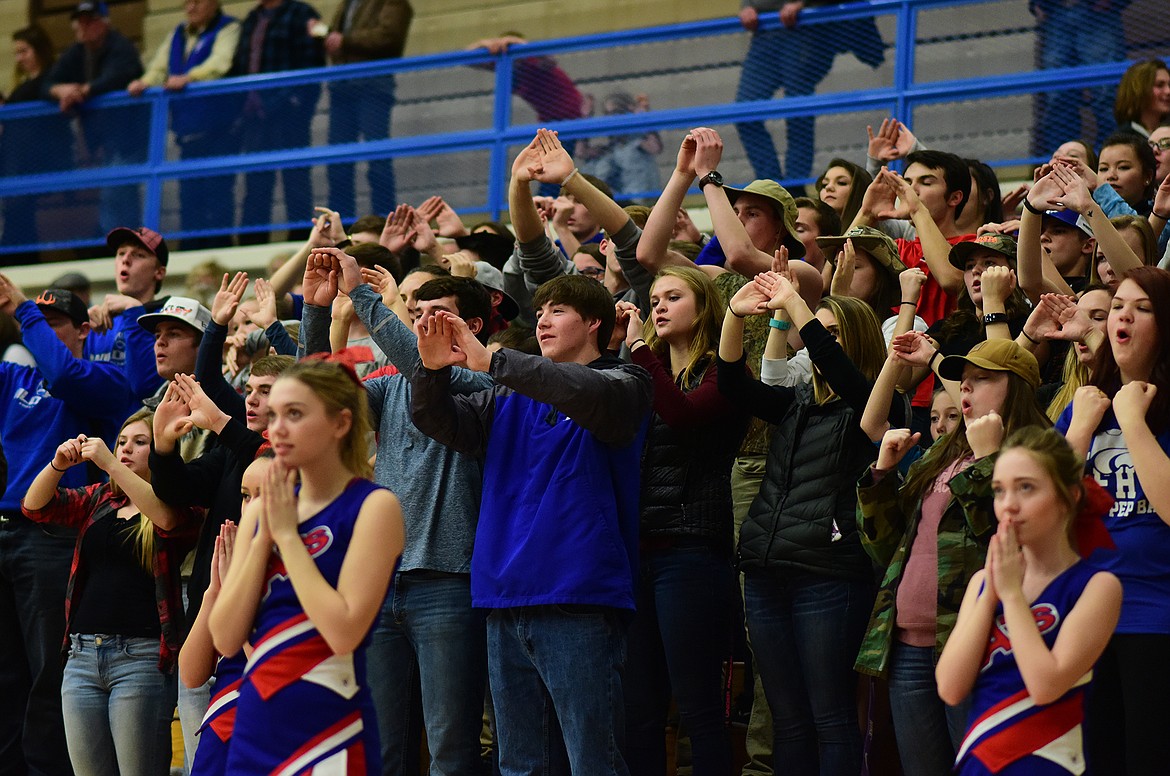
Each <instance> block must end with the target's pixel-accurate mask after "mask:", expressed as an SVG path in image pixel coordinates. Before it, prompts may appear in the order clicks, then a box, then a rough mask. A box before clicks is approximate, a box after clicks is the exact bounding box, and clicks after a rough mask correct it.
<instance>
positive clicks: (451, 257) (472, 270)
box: [439, 251, 479, 278]
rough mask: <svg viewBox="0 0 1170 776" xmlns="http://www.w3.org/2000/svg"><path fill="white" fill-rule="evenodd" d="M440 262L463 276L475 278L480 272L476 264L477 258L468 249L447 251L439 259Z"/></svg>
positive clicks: (454, 273) (454, 272) (456, 274)
mask: <svg viewBox="0 0 1170 776" xmlns="http://www.w3.org/2000/svg"><path fill="white" fill-rule="evenodd" d="M439 264H440V265H441V266H443V267H445V268H447V269H448V270H450V271H451V274H452V275H454V276H456V277H461V278H474V277H475V276H476V275H477V274H478V273H479V268H478V267H476V266H475V259H474V258H473V257H472V255H471V254H470V253H468V252H467V251H455V252H454V253H447V254H444V255H443V258H442V259H440V260H439Z"/></svg>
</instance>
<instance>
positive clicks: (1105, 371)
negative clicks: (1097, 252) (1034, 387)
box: [1089, 267, 1170, 434]
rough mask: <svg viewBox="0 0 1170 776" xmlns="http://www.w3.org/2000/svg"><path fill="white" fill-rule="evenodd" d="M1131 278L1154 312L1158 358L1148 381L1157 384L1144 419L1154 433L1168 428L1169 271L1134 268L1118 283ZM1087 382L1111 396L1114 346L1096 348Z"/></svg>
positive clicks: (1117, 376)
mask: <svg viewBox="0 0 1170 776" xmlns="http://www.w3.org/2000/svg"><path fill="white" fill-rule="evenodd" d="M1127 280H1132V281H1133V282H1134V283H1136V284H1137V285H1138V287H1139V288H1141V289H1142V291H1144V292H1146V294H1147V295H1148V296H1149V297H1150V302H1151V307H1152V308H1153V311H1154V322H1155V325H1156V328H1157V331H1158V342H1157V343H1156V345H1154V347H1155V348H1156V350H1157V352H1158V357H1157V358H1156V359H1155V360H1154V368H1153V369H1152V370H1151V371H1150V377H1149V382H1151V383H1153V384H1154V385H1156V386H1157V387H1158V390H1157V392H1156V393H1155V394H1154V400H1153V401H1152V402H1151V403H1150V409H1149V411H1148V412H1147V413H1146V422H1147V423H1148V424H1149V426H1150V429H1151V430H1152V431H1153V432H1154V433H1155V434H1160V433H1161V432H1163V431H1165V430H1166V429H1167V428H1170V272H1167V271H1166V270H1164V269H1158V268H1157V267H1134V268H1133V269H1131V270H1129V271H1128V272H1126V273H1125V274H1124V275H1122V276H1121V281H1120V282H1119V283H1118V288H1120V287H1121V283H1124V282H1125V281H1127ZM1089 384H1090V385H1095V386H1097V387H1098V388H1100V389H1101V390H1102V391H1104V392H1105V394H1106V395H1108V396H1110V397H1112V396H1113V395H1114V394H1115V393H1117V391H1118V389H1119V388H1121V369H1120V368H1119V367H1118V366H1117V360H1116V359H1114V358H1113V348H1112V347H1109V343H1108V342H1106V343H1105V345H1103V346H1102V347H1101V348H1099V349H1098V350H1097V356H1096V358H1094V359H1093V370H1092V373H1091V374H1090V375H1089Z"/></svg>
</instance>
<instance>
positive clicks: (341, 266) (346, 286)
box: [314, 248, 364, 295]
mask: <svg viewBox="0 0 1170 776" xmlns="http://www.w3.org/2000/svg"><path fill="white" fill-rule="evenodd" d="M314 253H321V254H325V255H328V256H330V257H331V258H332V259H333V260H334V261H335V262H336V267H337V270H338V281H337V288H338V290H339V291H341V292H342V293H343V294H347V295H348V294H349V293H350V292H351V291H353V290H354V289H355V288H357V287H358V286H360V285H361V284H362V283H363V282H364V281H363V276H362V270H361V267H359V266H358V263H357V259H355V258H354V257H353V256H350V255H349V254H348V253H346V252H345V251H343V250H341V249H340V248H322V249H320V250H319V251H314Z"/></svg>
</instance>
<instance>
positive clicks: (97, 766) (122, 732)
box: [61, 634, 177, 776]
mask: <svg viewBox="0 0 1170 776" xmlns="http://www.w3.org/2000/svg"><path fill="white" fill-rule="evenodd" d="M70 641H71V642H72V648H71V649H70V650H69V661H68V662H67V663H66V664H65V679H64V682H63V683H62V685H61V706H62V710H63V711H64V714H65V738H66V740H67V741H68V744H69V758H70V759H71V760H72V761H73V769H74V771H76V773H77V776H118V774H121V776H159V775H162V776H165V774H166V773H168V771H169V769H170V764H171V735H170V732H171V719H172V716H173V714H174V710H175V695H176V689H177V682H176V674H175V673H173V672H172V673H170V674H164V673H162V672H161V671H159V670H158V646H159V645H158V639H156V638H131V637H127V636H102V635H94V634H80V635H79V634H72V635H71V636H70Z"/></svg>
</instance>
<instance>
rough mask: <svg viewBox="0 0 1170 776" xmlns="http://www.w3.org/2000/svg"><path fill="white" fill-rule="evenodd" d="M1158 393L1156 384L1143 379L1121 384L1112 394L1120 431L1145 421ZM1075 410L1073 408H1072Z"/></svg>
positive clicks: (1114, 412)
mask: <svg viewBox="0 0 1170 776" xmlns="http://www.w3.org/2000/svg"><path fill="white" fill-rule="evenodd" d="M1157 393H1158V386H1156V385H1154V384H1153V383H1147V382H1145V381H1144V380H1133V381H1131V382H1128V383H1126V384H1125V385H1123V386H1121V388H1119V389H1118V390H1117V393H1115V394H1114V395H1113V414H1114V415H1116V416H1117V425H1119V426H1121V431H1122V433H1125V430H1126V429H1127V428H1137V427H1138V426H1140V425H1144V424H1145V422H1146V413H1147V412H1149V411H1150V404H1151V403H1153V401H1154V396H1155V395H1156V394H1157ZM1074 411H1075V408H1074Z"/></svg>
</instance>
